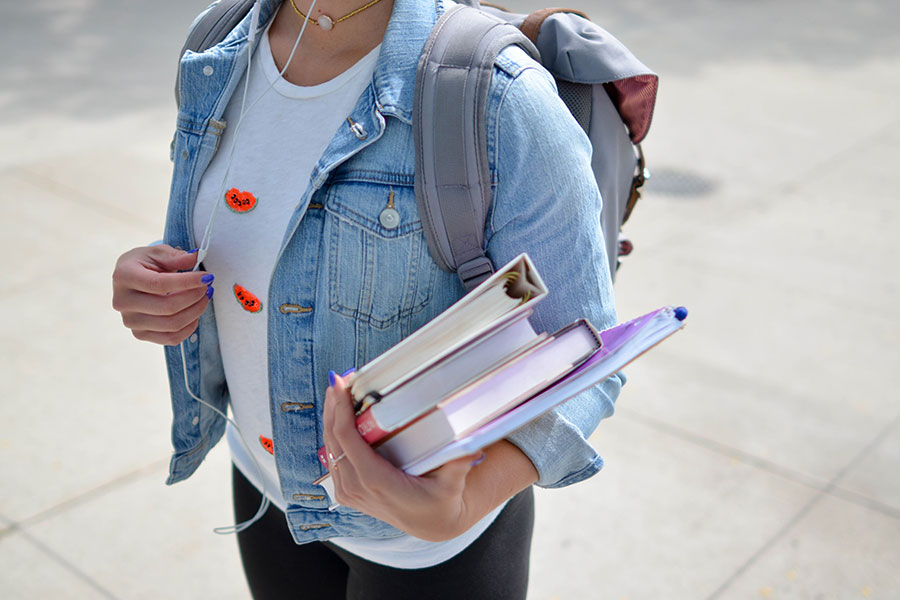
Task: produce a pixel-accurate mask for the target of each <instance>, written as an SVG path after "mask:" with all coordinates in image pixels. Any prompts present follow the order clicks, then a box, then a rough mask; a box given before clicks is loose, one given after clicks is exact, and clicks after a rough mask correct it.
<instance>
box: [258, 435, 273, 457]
mask: <svg viewBox="0 0 900 600" xmlns="http://www.w3.org/2000/svg"><path fill="white" fill-rule="evenodd" d="M259 443H260V444H262V447H263V448H265V449H266V452H268V453H269V454H271V455H272V456H275V442H273V441H272V440H271V439H270V438H267V437H263V436H259Z"/></svg>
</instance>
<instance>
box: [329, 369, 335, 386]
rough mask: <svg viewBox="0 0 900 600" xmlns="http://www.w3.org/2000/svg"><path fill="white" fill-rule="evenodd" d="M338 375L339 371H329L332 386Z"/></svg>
mask: <svg viewBox="0 0 900 600" xmlns="http://www.w3.org/2000/svg"><path fill="white" fill-rule="evenodd" d="M336 376H337V373H335V372H334V371H328V381H330V382H331V387H334V384H335V381H334V378H335V377H336Z"/></svg>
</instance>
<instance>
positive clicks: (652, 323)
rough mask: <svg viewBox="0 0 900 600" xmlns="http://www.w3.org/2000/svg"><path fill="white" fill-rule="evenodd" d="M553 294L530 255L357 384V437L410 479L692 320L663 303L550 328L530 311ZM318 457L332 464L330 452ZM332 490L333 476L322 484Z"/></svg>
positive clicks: (489, 439)
mask: <svg viewBox="0 0 900 600" xmlns="http://www.w3.org/2000/svg"><path fill="white" fill-rule="evenodd" d="M546 295H547V288H546V286H545V285H544V282H543V281H542V280H541V277H540V275H539V274H538V272H537V269H535V267H534V264H533V263H532V262H531V259H530V258H529V257H528V255H526V254H522V255H520V256H518V257H516V258H515V259H514V260H512V261H511V262H510V263H509V264H507V265H506V266H504V267H503V268H502V269H500V270H499V271H497V272H496V273H495V274H494V275H492V276H491V277H490V278H489V279H488V280H487V281H485V282H484V283H482V284H481V285H480V286H478V287H477V288H475V289H474V290H473V291H472V292H471V293H469V294H468V295H466V296H464V297H463V298H462V299H461V300H459V301H458V302H457V303H456V304H454V305H453V306H451V307H450V308H448V309H447V310H446V311H444V312H443V313H441V314H440V315H438V316H437V317H436V318H435V319H433V320H432V321H431V322H429V323H428V324H427V325H425V326H424V327H422V328H421V329H419V330H418V331H416V332H415V333H414V334H412V335H410V336H409V337H407V338H406V339H404V340H403V341H402V342H400V343H399V344H397V345H396V346H394V347H393V348H391V349H390V350H388V351H387V352H385V353H384V354H382V355H381V356H379V357H378V358H376V359H375V360H373V361H372V362H370V363H368V364H367V365H365V366H363V367H362V368H361V369H359V370H358V371H357V372H356V373H354V374H353V375H351V377H350V379H349V382H348V383H349V386H350V387H349V389H350V393H351V395H352V397H353V400H354V406H355V408H356V425H357V429H358V430H359V433H360V435H361V436H363V438H364V439H365V440H366V441H367V442H369V444H371V445H372V446H373V447H374V449H375V450H376V451H377V452H378V453H379V454H381V455H382V456H384V457H385V458H387V459H388V460H389V461H391V462H392V463H393V464H394V465H396V466H397V467H399V468H401V469H403V470H405V471H406V472H407V473H409V474H411V475H420V474H423V473H427V472H428V471H430V470H432V469H434V468H437V467H439V466H440V465H442V464H444V463H446V462H448V461H450V460H453V459H455V458H459V457H461V456H465V455H466V454H471V453H473V452H477V451H478V450H480V449H482V448H484V447H486V446H488V445H490V444H492V443H494V442H496V441H498V440H500V439H502V438H504V437H506V436H507V435H509V434H510V433H512V432H513V431H515V430H516V429H518V428H519V427H521V426H523V425H525V424H526V423H528V422H530V421H532V420H533V419H536V418H537V417H539V416H541V415H542V414H544V413H546V412H548V411H550V410H552V409H553V408H554V407H556V406H558V405H559V404H561V403H562V402H565V401H566V400H568V399H570V398H573V397H574V396H577V395H578V394H580V393H582V392H583V391H585V390H587V389H589V388H591V387H593V386H595V385H597V384H599V383H602V382H603V381H604V380H605V379H607V378H608V377H609V376H611V375H613V374H614V373H616V372H617V371H619V370H621V369H622V368H623V367H624V366H625V365H627V364H628V363H629V362H631V361H632V360H634V359H635V358H637V357H638V356H640V355H641V354H643V353H644V352H646V351H647V350H648V349H649V348H651V347H653V346H655V345H656V344H658V343H659V342H661V341H662V340H664V339H665V338H667V337H668V336H670V335H672V334H673V333H674V332H676V331H678V330H679V329H680V328H681V327H682V326H683V325H684V318H685V316H686V315H687V311H686V310H685V309H684V308H682V307H679V308H670V307H666V308H661V309H658V310H655V311H653V312H651V313H648V314H646V315H644V316H642V317H639V318H637V319H634V320H632V321H629V322H627V323H623V324H621V325H618V326H616V327H613V328H611V329H607V330H605V331H602V332H597V331H596V330H595V329H594V327H592V326H591V324H590V323H588V322H587V321H586V320H584V319H579V320H577V321H575V322H574V323H572V324H570V325H568V326H566V327H564V328H563V329H561V330H560V331H557V332H556V333H554V334H552V335H548V334H547V333H542V332H540V333H539V332H535V331H534V329H533V328H532V327H531V324H530V322H529V321H528V317H529V316H530V315H531V314H532V312H533V310H534V306H535V304H536V303H538V302H540V301H541V300H542V299H543V298H544V297H546ZM319 458H320V460H321V461H322V464H323V465H325V467H326V468H327V467H328V464H327V460H326V459H325V453H324V449H320V451H319ZM316 483H317V484H319V485H322V486H324V487H325V488H326V490H327V491H328V492H329V494H331V496H332V497H334V496H333V490H332V486H331V481H330V477H329V475H328V474H326V475H325V476H324V477H322V478H320V479H318V480H317V481H316Z"/></svg>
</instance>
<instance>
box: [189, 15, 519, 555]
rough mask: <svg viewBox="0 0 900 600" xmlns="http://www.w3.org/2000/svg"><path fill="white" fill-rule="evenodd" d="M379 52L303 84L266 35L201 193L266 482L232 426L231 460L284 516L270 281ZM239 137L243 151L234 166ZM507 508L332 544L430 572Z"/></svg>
mask: <svg viewBox="0 0 900 600" xmlns="http://www.w3.org/2000/svg"><path fill="white" fill-rule="evenodd" d="M379 50H380V46H379V47H378V48H375V49H374V50H372V51H371V52H370V53H369V54H367V55H366V56H365V57H363V58H362V59H361V60H360V61H359V62H358V63H356V64H355V65H353V66H352V67H350V68H349V69H347V70H346V71H345V72H344V73H341V74H340V75H338V76H337V77H335V78H334V79H332V80H330V81H326V82H325V83H322V84H319V85H314V86H308V87H302V86H297V85H294V84H292V83H290V82H288V81H287V80H285V79H283V78H282V77H280V75H279V72H278V68H277V67H276V65H275V61H274V60H273V58H272V51H271V47H270V46H269V36H268V31H266V33H265V35H263V36H262V37H261V39H260V43H259V45H258V47H257V50H256V52H255V54H254V56H253V58H252V65H251V68H250V70H249V77H250V84H249V89H248V91H247V100H246V107H247V110H246V114H245V116H244V118H243V121H242V122H241V124H240V128H239V130H238V127H237V125H238V122H239V121H240V112H241V103H242V97H243V92H244V84H245V81H244V78H242V79H241V82H240V83H239V85H238V87H237V88H236V91H235V93H234V95H233V96H232V98H231V100H230V101H229V104H228V107H227V108H226V110H225V121H226V123H228V127H227V128H226V129H225V132H224V134H223V137H222V140H221V145H220V148H219V151H218V152H217V153H216V155H215V157H214V158H213V160H212V162H211V163H210V165H209V168H208V169H207V170H206V172H205V173H204V174H203V177H202V178H201V180H200V187H199V191H198V194H197V204H196V207H195V209H194V222H193V225H194V236H195V239H197V240H200V239H201V238H202V237H203V232H204V230H205V229H206V226H207V223H208V222H209V219H210V215H211V214H212V211H213V207H214V206H215V205H216V203H220V205H219V206H218V208H217V211H218V214H217V215H216V218H215V224H214V229H213V233H212V237H211V243H210V246H209V252H208V254H207V255H206V258H205V259H204V263H205V266H206V269H207V270H208V271H209V272H210V273H212V274H214V275H215V277H216V280H215V283H214V284H213V286H214V287H215V289H216V293H215V295H214V296H213V305H214V308H215V312H216V324H217V327H218V333H219V343H220V346H221V352H222V361H223V364H224V368H225V376H226V379H227V381H228V389H229V392H230V395H231V405H232V411H233V413H234V419H235V422H236V423H237V424H238V427H239V428H240V431H241V433H242V434H243V438H244V441H245V442H246V444H247V447H248V448H249V450H250V452H252V453H253V457H254V458H255V459H256V461H257V463H258V464H259V467H260V469H261V471H262V480H260V477H259V475H258V472H257V469H256V467H255V466H254V463H253V459H252V458H251V457H250V454H248V452H247V450H246V449H245V448H244V446H243V444H241V441H240V438H241V435H239V434H238V432H237V431H235V430H234V428H233V427H231V426H230V425H229V427H228V431H227V439H228V443H229V447H230V449H231V453H232V460H233V461H234V463H235V465H236V466H237V467H238V469H240V470H241V472H242V473H243V474H244V475H245V476H246V477H247V479H248V480H249V481H250V482H251V483H253V485H255V486H256V487H257V489H259V490H260V491H262V492H263V493H265V494H266V495H267V496H268V497H269V499H270V500H271V501H272V502H273V503H274V504H275V505H276V506H278V507H279V508H281V509H282V510H285V509H286V506H287V504H286V502H285V500H284V497H283V496H282V494H281V486H280V484H279V480H278V472H277V470H276V468H275V459H274V456H273V455H272V454H271V453H270V452H269V451H268V450H267V449H266V445H267V444H268V441H269V440H271V439H272V423H271V418H270V414H269V381H268V366H267V360H268V358H267V357H268V341H267V340H268V338H267V314H266V313H267V311H268V310H269V307H268V306H267V302H266V299H267V298H268V293H269V280H270V278H271V276H272V271H273V269H274V266H275V261H276V259H277V257H278V251H279V249H280V247H281V242H282V238H283V237H284V234H285V227H286V225H287V223H288V221H289V220H290V217H291V215H292V214H293V212H294V210H296V208H297V204H298V202H299V200H300V198H301V196H302V194H303V192H304V191H305V190H306V188H307V186H308V183H309V176H310V174H311V173H312V169H313V167H314V166H315V164H316V162H317V161H318V159H319V157H320V156H321V155H322V153H323V152H324V151H325V148H326V147H327V146H328V144H329V142H330V141H331V139H332V137H333V136H334V134H335V132H336V131H337V130H338V128H339V127H341V126H342V125H343V123H344V121H345V119H346V117H347V115H349V114H350V113H351V111H352V110H353V108H354V107H355V106H356V103H357V101H358V99H359V97H360V95H361V94H362V92H363V91H364V90H365V88H366V87H367V86H368V85H369V83H370V82H371V80H372V75H373V73H374V70H375V63H376V62H377V59H378V52H379ZM294 60H303V57H302V56H295V57H294ZM244 77H245V78H246V77H247V75H246V74H245V76H244ZM270 86H271V89H270ZM235 135H237V141H238V144H237V146H236V147H235V148H234V157H233V159H232V162H231V166H230V169H229V167H228V161H229V155H230V153H231V151H232V147H233V145H234V141H235ZM226 170H227V171H228V174H227V177H226ZM223 204H224V206H223ZM235 286H239V287H235ZM236 296H239V297H240V298H241V299H242V300H243V302H239V301H238V300H237V298H236ZM500 510H501V509H500V508H498V509H496V510H495V511H493V512H492V513H491V514H489V515H488V516H486V517H485V518H484V519H482V520H481V521H480V522H479V523H478V524H477V525H476V526H475V527H473V528H472V529H470V530H469V531H468V532H466V533H465V534H463V535H462V536H460V537H458V538H455V539H453V540H449V541H446V542H437V543H435V542H427V541H424V540H420V539H418V538H415V537H413V536H410V535H404V536H401V537H398V538H393V539H387V540H383V539H369V538H333V539H331V540H330V541H331V542H333V543H335V544H336V545H338V546H341V547H342V548H344V549H346V550H348V551H350V552H353V553H354V554H357V555H358V556H361V557H363V558H365V559H367V560H370V561H372V562H377V563H380V564H385V565H389V566H392V567H397V568H422V567H427V566H431V565H435V564H438V563H440V562H443V561H445V560H447V559H449V558H451V557H452V556H454V555H455V554H457V553H458V552H460V551H461V550H462V549H464V548H465V547H466V546H468V545H469V544H470V543H472V542H473V541H474V540H475V539H476V538H477V537H478V536H479V535H481V533H482V532H483V531H484V530H485V529H487V527H488V526H489V525H490V524H491V523H492V522H493V520H494V518H495V517H496V515H497V514H498V513H499V512H500Z"/></svg>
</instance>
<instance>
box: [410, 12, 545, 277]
mask: <svg viewBox="0 0 900 600" xmlns="http://www.w3.org/2000/svg"><path fill="white" fill-rule="evenodd" d="M511 44H518V45H520V46H522V48H524V49H525V50H526V51H527V52H528V53H529V54H531V55H532V56H533V57H535V58H538V56H539V54H538V52H537V49H536V48H535V47H534V45H533V44H532V43H531V42H530V41H529V40H528V39H527V38H526V37H525V36H524V35H522V33H521V32H520V31H519V30H518V29H517V28H515V27H513V26H511V25H509V24H506V23H503V22H502V21H500V20H498V19H496V18H495V17H492V16H490V15H487V14H485V13H483V12H481V11H480V10H477V9H474V8H470V7H467V6H462V5H457V6H454V7H452V8H450V9H449V10H448V11H447V12H445V13H444V14H443V15H442V16H441V18H440V19H438V22H437V24H436V25H435V26H434V29H433V30H432V33H431V36H430V37H429V38H428V41H427V42H426V44H425V49H424V51H423V53H422V56H421V58H420V59H419V65H418V70H417V73H416V87H415V100H414V102H413V136H414V141H415V147H416V171H415V188H416V200H417V202H418V208H419V217H420V218H421V220H422V226H423V229H424V232H425V238H426V239H427V241H428V246H429V248H430V250H431V255H432V256H433V257H434V259H435V261H436V262H437V263H438V265H439V266H440V267H441V268H442V269H444V270H446V271H456V273H457V275H459V278H460V280H461V281H462V283H463V285H464V286H465V287H466V290H467V291H469V290H471V289H472V288H474V287H475V286H476V285H478V284H479V283H481V282H482V281H484V280H485V279H486V278H487V277H489V276H490V274H491V273H492V272H493V266H492V265H491V262H490V259H488V258H487V256H485V253H484V223H485V219H486V218H487V213H488V209H489V206H490V200H491V181H490V171H489V169H488V156H487V148H486V139H487V136H486V133H485V111H486V106H487V100H488V92H489V89H490V84H491V77H492V75H493V70H494V60H495V59H496V57H497V54H498V53H499V52H500V51H501V50H502V49H503V48H505V47H507V46H509V45H511Z"/></svg>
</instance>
